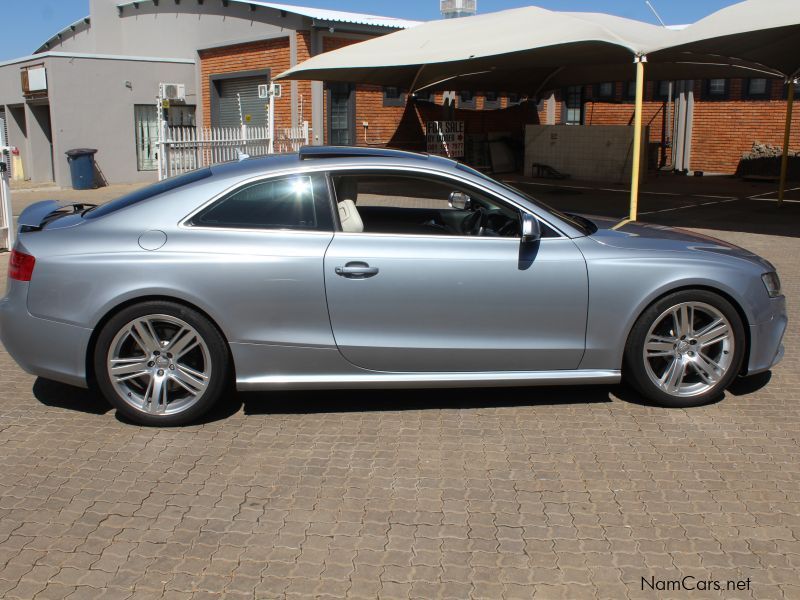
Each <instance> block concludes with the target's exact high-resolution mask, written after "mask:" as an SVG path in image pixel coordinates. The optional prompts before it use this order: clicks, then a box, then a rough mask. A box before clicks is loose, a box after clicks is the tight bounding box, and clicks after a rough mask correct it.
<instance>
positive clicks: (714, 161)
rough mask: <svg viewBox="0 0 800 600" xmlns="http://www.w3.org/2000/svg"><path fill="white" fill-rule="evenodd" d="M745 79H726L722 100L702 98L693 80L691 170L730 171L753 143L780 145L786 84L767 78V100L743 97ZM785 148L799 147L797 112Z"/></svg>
mask: <svg viewBox="0 0 800 600" xmlns="http://www.w3.org/2000/svg"><path fill="white" fill-rule="evenodd" d="M745 84H746V80H742V79H732V80H730V81H729V86H730V87H729V93H728V97H727V99H724V100H708V99H703V95H704V90H703V83H702V82H701V81H697V82H695V90H694V95H695V99H699V100H697V101H696V102H695V108H694V127H693V129H692V160H691V166H692V169H693V170H699V171H706V172H709V173H734V172H736V168H737V166H738V165H739V159H740V158H741V156H742V153H744V152H747V151H748V150H750V148H751V147H752V145H753V142H756V141H758V142H762V143H766V144H772V145H774V146H780V147H783V133H784V125H785V123H786V99H785V93H786V91H785V90H786V86H785V85H784V84H783V82H781V81H778V80H775V81H767V84H768V86H769V97H768V98H767V99H750V98H747V94H746V91H745V88H744V86H745ZM789 148H790V149H792V150H800V111H797V110H795V111H794V118H793V120H792V136H791V138H790V141H789Z"/></svg>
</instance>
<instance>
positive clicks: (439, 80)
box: [278, 0, 800, 94]
mask: <svg viewBox="0 0 800 600" xmlns="http://www.w3.org/2000/svg"><path fill="white" fill-rule="evenodd" d="M489 32H491V35H487V33H489ZM798 48H800V0H748V1H746V2H742V3H739V4H736V5H733V6H731V7H728V8H726V9H723V10H721V11H719V12H717V13H714V14H713V15H711V16H709V17H707V18H705V19H703V20H701V21H698V22H697V23H696V24H694V25H691V26H689V27H687V28H685V29H683V30H675V29H668V28H663V27H656V26H654V25H650V24H648V23H643V22H640V21H634V20H631V19H624V18H621V17H616V16H613V15H607V14H600V13H576V12H556V11H550V10H546V9H543V8H539V7H535V6H529V7H525V8H517V9H512V10H505V11H500V12H495V13H488V14H483V15H477V16H474V17H465V18H461V19H446V20H440V21H431V22H428V23H424V24H422V25H419V26H417V27H414V28H413V29H407V30H403V31H398V32H395V33H392V34H389V35H386V36H382V37H379V38H374V39H371V40H368V41H365V42H362V43H359V44H354V45H351V46H347V47H345V48H341V49H339V50H335V51H333V52H327V53H324V54H320V55H317V56H314V57H312V58H311V59H309V60H307V61H305V62H303V63H301V64H300V65H297V66H295V67H293V68H291V69H289V70H288V71H286V72H284V73H282V74H281V75H279V76H278V78H279V79H280V78H284V79H315V80H325V81H342V82H351V83H371V84H376V85H390V86H397V87H401V88H404V89H411V90H413V91H418V90H421V89H484V90H486V89H491V90H497V91H518V92H523V93H528V94H535V93H537V92H538V91H540V90H542V89H547V88H548V87H549V88H554V87H559V86H561V85H566V84H571V83H592V82H598V81H613V80H626V79H630V78H631V76H632V74H633V69H632V67H631V65H632V63H633V58H634V57H635V56H642V55H646V56H647V57H648V61H649V66H648V74H649V76H650V77H651V78H654V79H692V78H700V77H726V76H729V77H734V76H739V77H747V76H762V75H764V76H770V77H786V76H788V75H791V74H796V73H797V71H798V68H800V52H798Z"/></svg>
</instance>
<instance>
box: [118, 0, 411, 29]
mask: <svg viewBox="0 0 800 600" xmlns="http://www.w3.org/2000/svg"><path fill="white" fill-rule="evenodd" d="M145 2H152V0H129V1H128V2H121V3H119V4H117V7H118V8H121V9H124V8H127V7H129V6H139V5H140V4H144V3H145ZM229 2H231V3H237V4H246V5H250V6H256V7H258V6H262V7H264V8H272V9H274V10H283V11H286V12H287V13H292V14H295V15H301V16H303V17H308V18H310V19H314V20H317V21H324V22H332V23H353V24H356V25H371V26H373V27H386V28H391V29H407V28H409V27H414V26H416V25H419V24H420V23H421V21H409V20H407V19H397V18H395V17H382V16H379V15H365V14H361V13H352V12H345V11H341V10H328V9H325V8H312V7H309V6H295V5H294V4H278V3H275V2H263V1H261V0H229ZM175 9H177V10H179V9H180V5H179V4H178V5H176V6H175Z"/></svg>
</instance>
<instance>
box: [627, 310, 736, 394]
mask: <svg viewBox="0 0 800 600" xmlns="http://www.w3.org/2000/svg"><path fill="white" fill-rule="evenodd" d="M734 349H735V342H734V334H733V328H732V327H731V324H730V322H729V321H728V319H727V318H725V315H723V314H722V312H720V311H719V310H718V309H717V308H715V307H713V306H711V305H710V304H706V303H704V302H681V303H680V304H676V305H674V306H672V307H670V308H668V309H667V310H665V311H664V312H663V313H661V315H660V316H659V317H658V318H657V319H656V320H655V321H654V323H653V325H652V326H651V327H650V329H649V331H648V332H647V336H646V338H645V343H644V349H643V351H642V354H643V359H644V364H645V371H646V372H647V375H648V377H649V378H650V380H651V381H652V382H653V383H654V384H655V385H656V386H657V387H658V388H659V389H660V390H662V391H663V392H665V393H667V394H669V395H671V396H677V397H690V396H697V395H700V394H703V393H705V392H707V391H709V390H710V389H711V388H713V387H714V386H716V385H717V383H719V381H720V380H722V379H723V378H724V377H725V375H726V374H727V373H728V371H729V370H730V368H731V365H732V363H733V357H734Z"/></svg>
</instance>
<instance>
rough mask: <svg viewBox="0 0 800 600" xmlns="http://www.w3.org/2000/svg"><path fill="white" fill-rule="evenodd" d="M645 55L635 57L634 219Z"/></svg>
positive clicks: (640, 149) (632, 204)
mask: <svg viewBox="0 0 800 600" xmlns="http://www.w3.org/2000/svg"><path fill="white" fill-rule="evenodd" d="M646 62H647V57H646V56H637V57H636V108H635V110H634V114H633V166H632V168H631V212H630V215H629V217H628V219H629V220H630V221H635V220H636V216H637V214H638V212H639V172H640V170H641V162H642V107H643V105H644V63H646Z"/></svg>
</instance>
